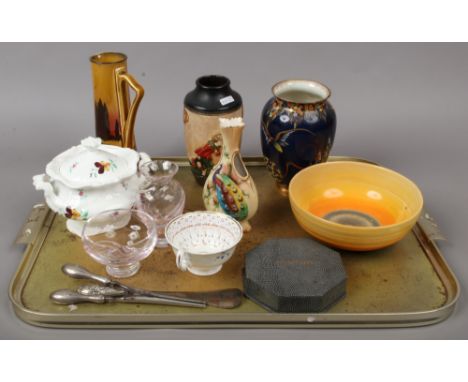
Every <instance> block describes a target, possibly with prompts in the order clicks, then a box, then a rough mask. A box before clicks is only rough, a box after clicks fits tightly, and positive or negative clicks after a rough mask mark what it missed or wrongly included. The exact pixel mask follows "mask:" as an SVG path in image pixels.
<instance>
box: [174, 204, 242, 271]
mask: <svg viewBox="0 0 468 382" xmlns="http://www.w3.org/2000/svg"><path fill="white" fill-rule="evenodd" d="M165 233H166V239H167V241H168V243H169V244H170V245H171V247H172V250H173V251H174V254H175V255H176V264H177V268H179V269H180V270H181V271H189V272H190V273H193V274H194V275H197V276H210V275H214V274H215V273H218V272H219V271H220V270H221V268H222V267H223V264H224V263H225V262H226V261H228V260H229V259H230V258H231V257H232V255H233V253H234V250H235V248H236V246H237V244H238V243H239V241H240V240H241V239H242V235H243V229H242V226H241V225H240V223H239V222H238V221H237V220H235V219H234V218H232V217H230V216H228V215H225V214H223V213H219V212H209V211H196V212H188V213H186V214H183V215H180V216H178V217H176V218H174V219H173V220H171V221H170V222H169V223H168V225H167V226H166V232H165Z"/></svg>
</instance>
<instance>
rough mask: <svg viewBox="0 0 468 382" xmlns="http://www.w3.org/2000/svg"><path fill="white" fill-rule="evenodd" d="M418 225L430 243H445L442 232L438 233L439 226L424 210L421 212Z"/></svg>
mask: <svg viewBox="0 0 468 382" xmlns="http://www.w3.org/2000/svg"><path fill="white" fill-rule="evenodd" d="M418 223H419V225H420V226H421V228H422V229H423V230H424V232H425V234H426V235H427V237H428V238H429V239H430V240H432V241H446V240H447V239H446V238H445V236H444V235H442V232H440V229H439V226H438V225H437V223H436V222H435V220H434V219H433V218H432V216H430V215H429V214H428V213H427V212H426V211H425V210H423V211H422V212H421V216H420V217H419V220H418Z"/></svg>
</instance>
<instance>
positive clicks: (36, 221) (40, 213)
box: [15, 203, 49, 244]
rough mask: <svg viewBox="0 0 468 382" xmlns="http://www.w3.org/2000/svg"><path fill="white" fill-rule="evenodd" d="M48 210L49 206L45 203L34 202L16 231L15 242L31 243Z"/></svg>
mask: <svg viewBox="0 0 468 382" xmlns="http://www.w3.org/2000/svg"><path fill="white" fill-rule="evenodd" d="M48 212H49V208H48V207H47V206H46V205H45V204H42V203H41V204H36V205H35V206H34V207H33V209H32V211H31V212H30V214H29V216H28V218H27V220H26V222H25V223H24V224H23V227H22V228H21V230H20V231H19V232H18V235H17V236H16V240H15V244H31V243H32V242H33V241H34V240H35V239H36V237H37V235H38V233H39V231H40V229H41V227H42V225H43V223H44V220H45V218H46V216H47V213H48Z"/></svg>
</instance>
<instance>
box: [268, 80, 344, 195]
mask: <svg viewBox="0 0 468 382" xmlns="http://www.w3.org/2000/svg"><path fill="white" fill-rule="evenodd" d="M272 90H273V94H274V97H272V98H271V99H270V100H269V101H268V102H267V103H266V105H265V107H264V108H263V111H262V121H261V141H262V150H263V155H264V156H265V158H266V159H267V166H268V169H269V170H270V172H271V173H272V175H273V177H274V178H275V179H276V182H277V184H278V186H279V188H280V190H282V191H283V192H287V189H288V185H289V182H290V181H291V179H292V177H293V176H294V175H295V174H296V173H297V172H299V171H300V170H302V169H303V168H305V167H308V166H310V165H313V164H316V163H321V162H325V161H326V160H327V159H328V155H329V153H330V149H331V147H332V145H333V140H334V138H335V130H336V114H335V110H334V109H333V107H332V106H331V104H330V103H329V102H328V98H329V97H330V90H329V89H328V88H327V87H326V86H324V85H322V84H320V83H318V82H315V81H308V80H286V81H281V82H278V83H277V84H276V85H274V86H273V89H272Z"/></svg>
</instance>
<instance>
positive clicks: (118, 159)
mask: <svg viewBox="0 0 468 382" xmlns="http://www.w3.org/2000/svg"><path fill="white" fill-rule="evenodd" d="M149 160H150V158H149V156H148V155H147V154H145V153H138V152H136V151H135V150H132V149H128V148H122V147H118V146H111V145H103V144H102V143H101V139H100V138H93V137H89V138H86V139H83V140H82V141H81V144H80V145H78V146H73V147H71V148H70V149H68V150H66V151H64V152H63V153H61V154H59V155H57V156H56V157H55V158H54V159H53V160H52V161H51V162H50V163H49V164H48V165H47V166H46V173H45V174H40V175H36V176H34V177H33V184H34V186H35V187H36V189H37V190H43V191H44V196H45V199H46V202H47V204H48V206H49V207H50V208H51V209H52V210H53V211H55V212H57V213H58V214H61V215H63V216H65V217H66V218H68V220H67V228H68V230H69V231H71V232H73V233H75V234H77V235H79V236H81V232H82V230H83V225H84V222H85V221H86V220H87V219H88V218H90V217H92V216H94V215H96V214H98V213H100V212H102V211H104V210H110V209H119V208H130V207H132V205H133V204H134V203H135V201H136V198H137V195H138V192H139V187H140V184H141V183H142V181H143V177H140V175H139V172H138V169H139V166H140V165H141V164H143V163H146V162H147V161H149Z"/></svg>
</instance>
